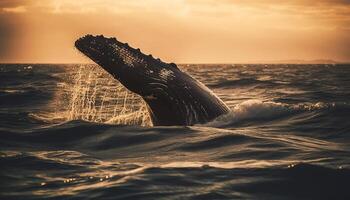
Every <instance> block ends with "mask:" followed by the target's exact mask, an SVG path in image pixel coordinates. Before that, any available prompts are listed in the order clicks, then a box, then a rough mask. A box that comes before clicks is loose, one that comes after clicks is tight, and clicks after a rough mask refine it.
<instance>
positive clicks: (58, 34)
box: [0, 0, 350, 63]
mask: <svg viewBox="0 0 350 200" xmlns="http://www.w3.org/2000/svg"><path fill="white" fill-rule="evenodd" d="M85 34H103V35H105V36H110V37H112V36H113V37H116V38H117V39H118V40H120V41H122V42H127V43H129V44H130V45H131V46H133V47H136V48H140V49H141V50H142V51H143V52H146V53H151V54H153V55H155V56H156V57H160V58H161V59H163V60H165V61H167V62H176V63H257V62H270V61H283V60H316V59H331V60H336V61H340V62H349V61H350V0H283V1H281V0H81V1H72V0H0V62H1V63H9V62H11V63H81V62H84V63H85V62H89V60H88V59H87V58H85V57H84V56H83V55H82V54H81V53H79V52H78V50H76V49H75V48H74V41H75V40H76V39H78V38H79V37H80V36H83V35H85Z"/></svg>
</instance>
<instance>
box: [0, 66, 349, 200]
mask: <svg viewBox="0 0 350 200" xmlns="http://www.w3.org/2000/svg"><path fill="white" fill-rule="evenodd" d="M181 67H182V68H183V69H184V70H185V71H187V72H188V73H190V74H191V75H193V76H194V77H196V78H197V79H199V80H200V81H202V82H203V83H204V84H206V85H207V86H208V87H210V88H211V89H212V90H213V91H214V92H215V93H216V94H217V95H218V96H219V97H221V98H222V99H223V100H224V101H225V102H226V103H227V104H228V105H229V107H231V109H232V112H231V113H230V114H229V115H226V116H222V117H220V118H219V119H216V120H214V121H213V122H209V123H207V124H204V125H196V126H189V127H182V126H174V127H151V126H150V123H149V119H148V116H147V114H145V109H144V105H143V104H142V102H141V101H140V100H139V98H138V97H137V96H134V95H132V94H129V93H128V92H126V91H125V90H124V89H123V88H121V87H120V86H118V83H116V82H115V81H114V80H113V79H111V78H110V77H109V76H108V75H106V74H105V73H104V72H103V71H101V70H100V69H99V68H98V67H96V66H94V65H29V64H21V65H6V64H2V65H0V199H350V66H349V65H188V66H181Z"/></svg>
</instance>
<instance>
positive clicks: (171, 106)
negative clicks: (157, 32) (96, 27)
mask: <svg viewBox="0 0 350 200" xmlns="http://www.w3.org/2000/svg"><path fill="white" fill-rule="evenodd" d="M75 47H76V48H77V49H78V50H79V51H80V52H82V53H83V54H85V55H86V56H87V57H89V58H90V59H92V60H93V61H94V62H96V63H97V64H98V65H100V66H101V67H102V68H103V69H105V70H106V71H107V72H108V73H109V74H111V75H112V76H113V77H114V78H115V79H117V80H118V81H119V82H120V83H121V84H122V85H124V86H125V87H126V88H127V89H128V90H130V91H131V92H133V93H136V94H138V95H140V96H141V97H142V98H143V99H144V101H145V102H146V104H147V108H148V111H149V113H150V116H151V120H152V123H153V125H155V126H171V125H193V124H201V123H206V122H208V121H211V120H213V119H215V118H217V117H218V116H220V115H223V114H226V113H228V112H229V111H230V109H229V108H228V106H227V105H226V104H225V103H224V102H223V101H222V100H221V99H219V98H218V97H217V96H216V95H215V94H214V93H213V92H212V91H211V90H210V89H209V88H207V87H206V86H205V85H204V84H202V83H201V82H199V81H198V80H196V79H194V78H193V77H191V76H190V75H188V74H187V73H185V72H183V71H181V70H180V69H179V68H178V67H177V65H176V64H174V63H166V62H163V61H162V60H160V59H156V58H154V57H153V56H152V55H145V54H143V53H142V52H141V51H140V49H134V48H132V47H130V46H129V45H128V44H127V43H122V42H120V41H118V40H117V39H116V38H106V37H104V36H103V35H99V36H93V35H86V36H83V37H81V38H79V39H78V40H77V41H76V42H75Z"/></svg>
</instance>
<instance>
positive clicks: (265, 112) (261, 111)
mask: <svg viewBox="0 0 350 200" xmlns="http://www.w3.org/2000/svg"><path fill="white" fill-rule="evenodd" d="M337 108H340V109H344V108H347V109H350V105H349V104H347V103H345V102H341V103H324V102H317V103H301V104H295V105H290V104H285V103H276V102H263V101H261V100H247V101H244V102H242V103H240V104H238V105H236V106H235V107H233V108H232V111H231V112H230V113H228V114H226V115H222V116H220V117H218V118H216V119H215V120H213V121H211V122H208V123H206V124H205V125H204V126H210V127H222V126H229V125H234V124H235V123H239V122H247V121H251V122H254V121H255V122H256V121H269V120H274V119H283V117H287V116H291V115H294V114H300V113H305V112H312V111H323V110H332V109H337Z"/></svg>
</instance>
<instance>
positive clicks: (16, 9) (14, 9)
mask: <svg viewBox="0 0 350 200" xmlns="http://www.w3.org/2000/svg"><path fill="white" fill-rule="evenodd" d="M2 11H3V12H7V13H24V12H27V8H26V7H24V6H17V7H11V8H2Z"/></svg>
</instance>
